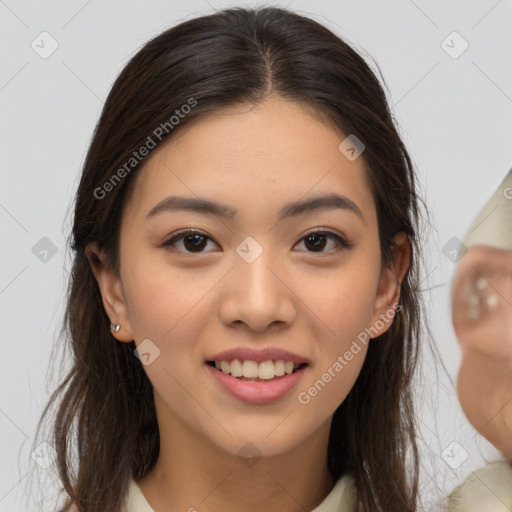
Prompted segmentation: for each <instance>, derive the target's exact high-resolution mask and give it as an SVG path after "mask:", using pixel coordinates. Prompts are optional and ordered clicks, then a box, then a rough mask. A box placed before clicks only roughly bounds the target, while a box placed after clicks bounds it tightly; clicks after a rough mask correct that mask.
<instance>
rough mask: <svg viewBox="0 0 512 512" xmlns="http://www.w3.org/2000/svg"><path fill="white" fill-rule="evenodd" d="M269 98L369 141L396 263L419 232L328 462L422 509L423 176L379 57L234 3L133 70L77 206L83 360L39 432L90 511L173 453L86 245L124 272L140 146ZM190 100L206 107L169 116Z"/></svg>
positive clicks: (376, 502) (71, 316)
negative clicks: (418, 175)
mask: <svg viewBox="0 0 512 512" xmlns="http://www.w3.org/2000/svg"><path fill="white" fill-rule="evenodd" d="M379 73H380V70H379ZM270 94H275V95H279V96H281V97H283V98H286V99H289V100H292V101H296V102H300V103H301V104H304V105H306V106H308V107H309V108H310V111H311V112H312V113H313V114H315V113H316V114H317V115H319V116H322V118H323V119H324V120H325V121H326V122H328V123H332V125H333V126H335V127H337V128H338V129H340V130H341V131H342V132H343V133H345V134H354V135H356V136H357V137H358V138H359V139H360V140H361V141H363V142H364V144H365V146H366V148H365V151H364V153H363V155H362V157H363V159H364V163H365V166H366V170H367V173H368V177H369V181H370V183H371V187H372V193H373V196H374V199H375V204H376V207H377V215H378V227H379V239H380V247H381V254H382V264H383V265H386V264H387V263H389V262H390V261H391V259H392V257H393V244H392V240H393V237H394V235H395V234H396V233H398V232H405V233H406V234H407V235H408V236H409V238H410V241H411V264H410V267H409V269H408V271H407V273H406V275H405V278H404V279H403V281H402V284H401V297H400V304H401V311H400V312H399V313H398V314H397V315H396V317H395V319H394V321H393V323H392V325H391V327H390V328H389V330H388V331H387V332H385V333H384V334H382V335H381V336H380V337H379V338H378V339H374V340H372V341H371V342H370V344H369V346H368V352H367V355H366V359H365V362H364V365H363V367H362V370H361V372H360V374H359V376H358V378H357V380H356V382H355V384H354V386H353V388H352V390H351V391H350V393H349V394H348V396H347V397H346V399H345V400H344V401H343V403H342V404H341V405H340V406H339V407H338V409H337V410H336V412H335V414H334V418H333V421H332V426H331V432H330V439H329V447H328V466H329V469H330V471H331V472H332V474H333V476H334V477H335V478H336V479H337V478H339V477H340V476H342V475H343V474H346V473H350V474H352V475H353V477H354V479H355V484H356V487H357V492H358V500H359V509H360V510H361V511H363V512H377V511H382V512H384V511H385V512H389V511H393V512H409V511H413V510H416V502H417V497H418V473H419V461H418V447H417V444H416V423H415V411H414V407H413V399H412V398H413V390H412V388H413V386H412V383H413V377H414V375H415V371H416V366H417V363H418V355H419V344H420V335H421V332H422V328H421V327H422V325H423V320H422V319H423V306H422V302H421V296H420V292H419V289H418V284H419V277H418V276H419V271H418V266H419V264H418V261H419V259H418V256H419V251H418V249H419V237H418V225H419V221H420V220H421V213H420V206H421V200H420V198H419V195H418V194H417V189H416V182H415V171H414V168H413V164H412V162H411V158H410V157H409V154H408V152H407V150H406V148H405V146H404V143H403V142H402V140H401V138H400V135H399V133H398V130H397V127H396V126H395V123H394V118H393V116H392V114H391V112H390V109H389V106H388V102H387V100H386V95H385V93H384V90H383V87H382V86H381V83H380V82H379V80H378V79H377V77H376V75H375V74H374V73H373V72H372V70H371V69H370V67H369V65H368V64H367V63H366V62H365V60H364V59H363V58H362V57H361V56H360V55H359V54H358V53H357V52H356V51H354V49H352V48H351V47H350V46H349V45H348V44H347V43H346V42H344V41H343V40H342V39H340V37H338V36H336V35H335V34H333V33H332V32H331V31H330V30H329V29H327V28H326V27H324V26H322V25H321V24H319V23H317V22H316V21H314V20H312V19H309V18H307V17H304V16H301V15H298V14H296V13H293V12H291V11H288V10H285V9H280V8H260V9H243V8H232V9H227V10H223V11H219V12H217V13H216V14H213V15H207V16H202V17H198V18H195V19H191V20H188V21H185V22H182V23H181V24H179V25H177V26H175V27H173V28H170V29H168V30H166V31H165V32H163V33H161V34H160V35H158V36H157V37H155V38H153V39H152V40H150V41H149V42H147V43H146V44H145V45H144V46H143V47H142V48H141V49H140V50H139V51H138V52H137V53H136V55H135V56H134V57H133V58H132V59H131V60H130V61H129V62H128V64H127V65H126V66H125V67H124V69H123V70H122V72H121V73H120V75H119V76H118V78H117V79H116V81H115V83H114V85H113V87H112V89H111V91H110V93H109V95H108V98H107V100H106V102H105V105H104V108H103V111H102V113H101V117H100V119H99V122H98V124H97V126H96V129H95V131H94V135H93V138H92V141H91V144H90V147H89V150H88V152H87V157H86V160H85V163H84V166H83V172H82V175H81V180H80V184H79V187H78V190H77V193H76V197H75V200H74V205H75V207H74V222H73V228H72V233H71V236H70V240H69V245H70V247H71V249H72V251H73V266H72V270H71V275H70V281H69V289H68V295H67V305H66V311H65V319H64V322H63V328H62V331H61V338H62V339H65V340H66V343H69V348H70V349H71V355H72V366H71V369H70V370H69V372H68V373H67V375H66V376H65V377H64V379H63V380H62V382H61V383H60V385H59V386H58V388H57V389H56V390H55V392H54V393H53V394H52V395H51V397H50V399H49V402H48V404H47V406H46V407H45V409H44V411H43V414H42V417H41V419H40V422H39V423H38V432H39V429H40V427H41V425H42V423H43V420H44V419H45V418H46V417H47V416H50V412H51V417H52V419H53V423H52V425H51V437H50V440H51V441H50V442H52V443H53V444H54V447H55V450H56V452H57V460H56V464H57V469H58V477H59V480H60V482H61V483H62V487H63V490H64V491H65V493H66V495H67V499H66V503H65V510H68V509H69V507H70V506H71V505H72V504H74V505H75V506H76V507H77V508H78V510H80V511H81V512H107V511H108V512H120V511H121V510H122V504H123V500H124V497H125V495H126V492H127V489H128V483H129V480H130V478H133V479H135V480H138V479H140V478H142V477H143V476H144V475H145V474H146V473H148V472H149V471H151V469H152V468H153V466H154V464H155V462H156V460H157V457H158V454H159V432H158V424H157V420H156V412H155V406H154V399H153V389H152V386H151V382H150V381H149V379H148V377H147V375H146V373H145V372H144V369H143V366H142V364H141V362H140V361H139V360H138V359H137V358H136V357H135V356H134V349H135V344H134V342H133V341H132V342H130V343H119V342H118V341H117V340H116V339H115V338H114V337H113V336H112V335H111V331H110V320H109V318H108V316H107V314H106V312H105V310H104V308H103V304H102V300H101V295H100V291H99V288H98V285H97V283H96V280H95V278H94V275H93V273H92V271H91V268H90V264H89V262H88V260H87V257H86V254H85V246H86V244H88V243H89V242H91V241H98V243H99V245H100V247H101V248H102V249H104V250H105V252H106V256H107V258H108V264H109V265H111V266H112V268H114V269H116V270H118V269H119V250H118V249H119V228H120V219H121V213H122V211H123V207H124V205H125V203H126V201H127V200H128V198H129V192H130V190H131V184H132V183H133V178H134V176H135V174H136V173H137V172H138V171H139V170H140V168H141V167H142V165H144V162H145V160H146V159H147V156H145V157H144V158H140V153H141V151H140V148H141V147H143V146H144V145H146V146H150V145H151V146H155V147H156V149H158V148H159V147H160V146H161V145H162V143H164V142H165V141H166V140H167V139H169V138H170V137H172V136H173V135H174V134H175V133H176V132H179V131H180V130H181V129H182V128H183V127H184V126H186V125H187V124H188V123H190V122H191V121H192V120H193V119H197V118H200V117H201V116H203V115H204V114H206V113H208V112H212V111H215V110H219V109H222V108H224V107H226V106H231V105H234V104H238V103H249V104H258V103H260V102H262V101H263V100H264V99H265V98H267V97H268V96H269V95H270ZM191 99H193V101H194V102H195V103H194V106H193V108H188V109H183V110H180V112H182V113H183V114H184V115H182V116H179V121H178V122H175V121H170V119H171V117H172V116H173V115H174V116H175V117H176V115H177V114H176V110H177V109H180V108H181V107H182V106H183V105H187V104H188V105H191V104H192V102H191ZM159 127H160V129H158V128H159ZM163 127H164V128H163ZM150 139H151V141H152V143H151V144H150V142H149V140H150ZM154 151H155V149H151V150H150V151H149V154H152V152H154ZM135 152H136V153H137V154H138V155H139V157H138V158H137V161H136V162H135V161H132V160H131V158H132V157H133V155H134V153H135ZM148 156H149V155H148ZM128 162H130V163H129V165H127V163H128ZM120 169H124V172H120ZM114 175H115V176H117V178H115V180H114V179H113V177H115V176H114ZM118 178H119V179H118ZM106 183H110V185H107V186H105V184H106ZM53 407H55V408H56V410H55V411H52V408H53ZM73 460H74V461H76V462H77V464H76V467H75V468H74V471H73V464H72V461H73Z"/></svg>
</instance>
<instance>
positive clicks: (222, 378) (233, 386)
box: [205, 357, 308, 404]
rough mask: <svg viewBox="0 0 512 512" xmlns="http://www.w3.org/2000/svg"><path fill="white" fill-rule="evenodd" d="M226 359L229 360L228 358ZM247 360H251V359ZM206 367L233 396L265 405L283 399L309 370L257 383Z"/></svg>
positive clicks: (305, 369) (301, 369)
mask: <svg viewBox="0 0 512 512" xmlns="http://www.w3.org/2000/svg"><path fill="white" fill-rule="evenodd" d="M224 358H225V359H229V358H226V357H224ZM246 359H249V357H247V358H246ZM269 359H272V358H267V359H263V361H266V360H269ZM277 359H279V358H277ZM217 360H218V359H217ZM253 360H254V359H253ZM288 361H293V359H288ZM297 362H300V361H297ZM205 366H206V367H207V368H208V370H209V371H210V372H211V374H212V375H213V377H214V378H215V379H217V381H218V382H219V383H220V384H221V386H222V387H223V388H224V389H225V390H226V391H227V392H228V393H229V394H230V395H231V396H233V397H235V398H238V399H239V400H243V401H244V402H248V403H251V404H264V403H268V402H273V401H275V400H278V399H279V398H282V397H283V396H284V395H286V394H287V393H288V392H289V391H290V390H291V389H292V388H293V387H294V386H295V385H296V384H297V382H298V381H299V380H300V379H301V378H302V376H303V375H304V372H306V371H307V369H308V366H305V367H303V368H299V369H297V370H296V371H295V372H293V373H290V374H287V375H284V376H283V377H279V378H278V379H275V380H271V381H268V382H257V381H244V380H239V379H237V378H235V377H232V376H231V375H227V374H225V373H224V372H222V371H220V370H217V369H216V368H215V367H214V366H210V365H209V364H208V363H206V365H205Z"/></svg>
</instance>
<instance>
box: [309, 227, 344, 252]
mask: <svg viewBox="0 0 512 512" xmlns="http://www.w3.org/2000/svg"><path fill="white" fill-rule="evenodd" d="M329 238H330V239H331V240H335V241H336V242H337V245H338V248H337V249H335V250H336V251H338V250H341V249H343V248H347V249H348V248H350V247H351V244H350V243H349V242H347V241H346V240H345V239H344V238H343V237H341V236H339V235H336V234H334V233H331V232H330V231H313V232H311V233H309V234H307V235H306V236H305V237H303V238H302V239H301V242H302V241H304V243H305V245H306V246H308V247H313V248H314V250H313V251H312V252H329V251H324V250H323V249H324V248H325V246H326V245H327V242H326V240H327V239H329ZM317 249H320V250H317Z"/></svg>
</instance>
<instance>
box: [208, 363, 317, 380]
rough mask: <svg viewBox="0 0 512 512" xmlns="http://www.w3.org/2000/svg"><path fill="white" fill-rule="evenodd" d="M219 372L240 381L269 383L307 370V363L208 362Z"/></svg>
mask: <svg viewBox="0 0 512 512" xmlns="http://www.w3.org/2000/svg"><path fill="white" fill-rule="evenodd" d="M207 363H208V364H209V365H211V366H214V367H215V368H216V369H217V370H220V371H222V372H223V373H225V374H227V375H231V376H232V377H235V378H237V379H239V380H252V381H256V382H257V381H269V380H274V379H278V378H280V377H283V376H284V375H289V374H291V373H294V372H295V371H297V370H299V369H302V368H305V367H306V366H307V363H302V364H299V363H294V362H293V361H284V360H282V359H279V360H277V361H263V362H261V363H258V362H257V361H251V360H244V361H241V360H240V359H233V360H232V361H225V360H223V361H207Z"/></svg>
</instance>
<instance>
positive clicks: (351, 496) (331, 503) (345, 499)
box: [124, 475, 357, 512]
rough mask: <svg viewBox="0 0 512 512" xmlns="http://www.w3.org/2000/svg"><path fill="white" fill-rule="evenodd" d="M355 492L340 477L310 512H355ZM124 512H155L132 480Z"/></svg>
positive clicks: (346, 478) (349, 478) (347, 480)
mask: <svg viewBox="0 0 512 512" xmlns="http://www.w3.org/2000/svg"><path fill="white" fill-rule="evenodd" d="M356 507H357V492H356V488H355V483H354V479H353V477H352V476H350V475H345V476H343V477H341V478H340V479H339V480H338V481H337V482H336V484H335V485H334V487H333V488H332V489H331V492H330V493H329V494H328V495H327V496H326V498H325V499H324V501H322V503H320V505H318V507H316V508H315V509H314V510H312V511H311V512H356ZM124 512H155V511H154V510H153V509H152V508H151V506H150V504H149V503H148V502H147V500H146V498H145V497H144V494H142V491H141V490H140V488H139V486H138V485H137V484H136V482H135V481H134V480H131V482H130V487H129V490H128V495H127V497H126V504H125V511H124Z"/></svg>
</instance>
